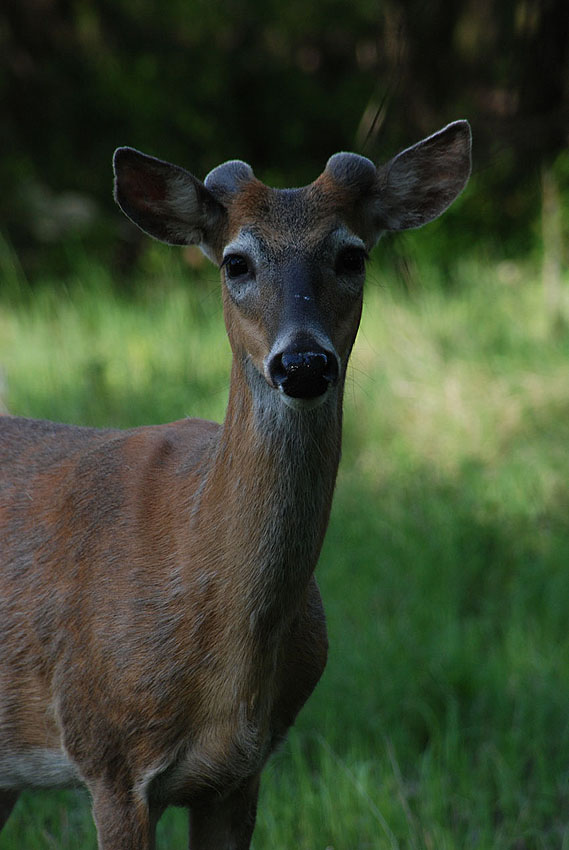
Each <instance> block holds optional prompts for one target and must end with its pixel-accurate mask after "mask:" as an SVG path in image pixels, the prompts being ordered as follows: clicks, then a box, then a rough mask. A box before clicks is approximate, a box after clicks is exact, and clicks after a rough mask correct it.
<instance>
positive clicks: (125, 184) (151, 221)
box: [113, 147, 227, 256]
mask: <svg viewBox="0 0 569 850" xmlns="http://www.w3.org/2000/svg"><path fill="white" fill-rule="evenodd" d="M113 169H114V174H115V190H114V196H115V201H116V202H117V204H118V205H119V207H120V208H121V210H122V211H123V212H124V213H125V215H126V216H128V218H130V219H131V221H133V222H134V223H135V224H136V225H138V227H140V228H141V230H144V232H145V233H148V234H149V235H150V236H153V237H154V238H155V239H159V240H160V241H161V242H166V243H168V244H169V245H192V244H194V245H200V247H201V248H202V249H203V250H204V252H205V253H206V254H208V256H212V255H213V254H214V253H215V246H216V245H217V244H218V243H219V240H220V237H221V232H222V230H223V227H224V224H225V221H226V217H227V216H226V212H225V208H224V206H223V205H222V204H221V203H220V202H219V201H218V200H217V199H216V198H215V197H214V196H213V195H212V194H211V192H209V191H208V189H206V187H205V186H204V184H203V183H202V182H201V181H200V180H198V179H197V178H196V177H194V176H193V174H190V172H189V171H186V170H185V169H183V168H179V166H177V165H172V164H171V163H169V162H163V161H162V160H161V159H155V158H154V157H153V156H148V155H147V154H144V153H140V151H137V150H135V149H134V148H126V147H125V148H117V150H116V151H115V155H114V157H113Z"/></svg>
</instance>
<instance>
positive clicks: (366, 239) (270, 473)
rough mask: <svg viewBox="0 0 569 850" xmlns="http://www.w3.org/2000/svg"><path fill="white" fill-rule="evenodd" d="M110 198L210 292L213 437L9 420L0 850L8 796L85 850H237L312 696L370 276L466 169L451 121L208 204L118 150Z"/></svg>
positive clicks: (4, 439)
mask: <svg viewBox="0 0 569 850" xmlns="http://www.w3.org/2000/svg"><path fill="white" fill-rule="evenodd" d="M113 164H114V197H115V200H116V202H117V203H118V205H119V207H120V208H121V210H122V211H123V212H124V213H125V214H126V216H127V217H128V218H129V219H130V220H131V221H132V222H134V223H135V224H136V225H137V226H138V227H139V228H141V229H142V230H143V231H144V232H145V233H146V234H149V235H150V236H151V237H154V238H155V239H158V240H161V241H162V242H164V243H167V244H169V245H188V244H196V245H198V246H199V247H200V248H201V250H202V251H203V252H204V254H205V255H206V256H207V257H208V258H209V259H210V260H212V261H213V262H214V263H215V264H216V265H217V266H218V267H219V269H220V273H221V287H222V305H223V314H224V321H225V326H226V330H227V335H228V338H229V343H230V347H231V353H232V362H231V377H230V385H229V398H228V403H227V410H226V415H225V419H224V421H223V424H221V425H220V424H216V423H213V422H210V421H206V420H200V419H193V418H185V419H181V420H180V421H177V422H173V423H171V424H161V425H151V426H141V427H137V428H133V429H130V430H119V429H102V430H101V429H95V428H90V427H78V426H73V425H64V424H55V423H52V422H47V421H40V420H33V419H28V418H20V417H16V416H4V417H1V418H0V828H1V827H2V826H3V824H4V823H5V822H6V820H7V818H8V817H9V815H10V812H11V810H12V807H13V806H14V804H15V802H16V800H17V798H18V795H19V793H20V792H21V791H22V790H24V789H34V788H36V789H37V788H67V787H74V786H77V785H83V786H86V788H87V789H88V792H89V795H90V799H91V803H92V813H93V818H94V822H95V826H96V830H97V840H98V847H99V850H152V848H154V847H155V840H156V839H155V831H156V824H157V822H158V820H159V818H160V817H161V815H162V814H163V812H164V810H165V809H166V808H167V807H168V806H180V807H184V808H186V809H187V810H188V814H189V846H190V848H191V850H247V848H249V847H250V843H251V839H252V833H253V829H254V826H255V818H256V811H257V798H258V792H259V783H260V776H261V772H262V770H263V768H264V765H265V764H266V762H267V760H268V758H269V756H270V755H271V753H272V752H273V751H274V750H275V748H276V747H278V745H279V744H280V743H281V742H282V741H283V740H284V739H285V737H286V734H287V731H288V730H289V729H290V727H291V726H292V724H293V723H294V721H295V719H296V717H297V715H298V713H299V711H300V709H301V708H302V706H303V705H304V703H305V702H306V700H307V699H308V697H309V696H310V694H311V693H312V691H313V689H314V688H315V686H316V684H317V682H318V680H319V679H320V677H321V675H322V672H323V670H324V666H325V664H326V660H327V652H328V638H327V632H326V623H325V615H324V609H323V604H322V600H321V596H320V592H319V589H318V586H317V584H316V581H315V578H314V571H315V567H316V563H317V561H318V558H319V555H320V550H321V547H322V543H323V539H324V535H325V532H326V528H327V525H328V520H329V515H330V508H331V504H332V497H333V492H334V488H335V482H336V475H337V471H338V464H339V460H340V449H341V434H342V399H343V392H344V386H345V381H346V369H347V366H348V360H349V357H350V352H351V350H352V346H353V344H354V340H355V337H356V333H357V330H358V326H359V323H360V316H361V311H362V304H363V291H364V278H365V271H366V263H367V260H368V257H369V254H370V252H371V250H372V248H373V247H374V245H375V244H376V242H377V241H378V240H379V238H380V237H381V235H382V234H383V233H385V232H389V231H401V230H405V229H408V228H416V227H420V226H421V225H423V224H425V223H427V222H429V221H432V220H433V219H435V218H436V217H438V216H439V215H441V214H442V213H443V212H444V211H445V210H446V209H447V207H448V206H449V205H450V204H451V203H452V202H453V201H454V200H455V198H456V197H457V196H458V195H459V194H460V192H461V191H462V189H463V188H464V186H465V185H466V183H467V181H468V179H469V176H470V172H471V132H470V127H469V124H468V122H467V121H464V120H460V121H455V122H453V123H451V124H449V125H447V126H446V127H444V128H443V129H442V130H439V131H438V132H437V133H435V134H434V135H431V136H428V137H427V138H425V139H423V140H422V141H420V142H419V143H417V144H416V145H413V146H412V147H409V148H406V149H405V150H403V151H402V152H401V153H399V154H398V155H397V156H395V157H394V158H393V159H391V160H389V161H388V162H387V163H386V164H384V165H381V166H376V165H375V164H374V163H373V162H372V161H371V160H369V159H367V158H366V157H364V156H361V155H359V154H355V153H345V152H343V153H337V154H335V155H333V156H332V157H331V158H330V159H329V160H328V162H327V165H326V167H325V169H324V171H323V172H322V173H321V174H320V176H319V177H318V178H317V179H316V180H315V181H314V182H313V183H311V184H310V185H308V186H304V187H301V188H294V189H275V188H270V187H268V186H266V185H265V184H264V183H262V182H261V181H260V180H259V179H257V178H256V177H255V175H254V173H253V170H252V169H251V167H250V166H249V165H248V164H246V163H245V162H242V161H240V160H231V161H229V162H225V163H224V164H222V165H219V166H218V167H216V168H214V169H213V171H211V172H210V173H209V174H208V175H207V177H206V178H205V180H204V181H203V182H202V181H200V180H199V179H198V178H196V177H194V176H193V175H192V174H191V173H190V172H188V171H186V170H185V169H183V168H181V167H179V166H176V165H173V164H170V163H168V162H165V161H162V160H159V159H156V158H154V157H152V156H149V155H147V154H144V153H141V152H139V151H137V150H135V149H134V148H130V147H120V148H118V149H117V150H116V151H115V154H114V159H113Z"/></svg>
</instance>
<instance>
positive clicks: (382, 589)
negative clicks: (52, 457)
mask: <svg viewBox="0 0 569 850" xmlns="http://www.w3.org/2000/svg"><path fill="white" fill-rule="evenodd" d="M152 262H153V265H152V266H151V267H150V268H149V269H148V270H147V273H146V276H145V280H144V285H143V286H141V291H140V294H139V295H138V296H137V297H130V298H127V297H121V296H119V295H117V294H116V292H114V291H113V290H112V288H111V287H110V285H109V284H108V282H107V280H106V274H105V273H104V272H102V271H101V270H99V269H96V268H88V269H85V270H84V271H83V273H82V274H81V275H80V281H79V282H77V283H76V284H75V285H74V286H73V287H72V288H70V289H69V290H65V289H63V290H62V289H57V287H55V286H46V287H44V288H40V290H39V291H36V292H34V293H33V294H30V293H27V292H24V293H23V294H22V293H20V294H19V295H17V296H14V295H12V296H11V297H6V298H5V299H4V301H0V368H1V370H2V372H3V376H4V381H5V394H4V395H5V398H4V400H5V402H6V404H7V406H8V408H9V409H10V411H11V412H14V413H20V414H26V415H33V416H45V417H49V418H53V419H61V420H67V421H73V422H77V423H84V424H98V425H102V424H110V425H120V426H127V425H131V424H142V423H145V422H151V421H165V420H168V419H175V418H180V417H181V416H184V415H186V414H190V413H192V414H199V415H203V416H206V417H209V418H214V419H219V418H221V417H222V416H223V409H224V404H225V399H226V394H227V382H228V363H229V350H228V345H227V343H226V341H225V336H224V331H223V327H222V322H221V318H220V313H219V297H218V295H217V283H216V276H215V272H212V273H211V274H209V273H208V274H206V276H205V277H203V276H202V277H192V275H191V274H190V273H189V272H187V271H184V270H183V268H182V267H181V266H180V265H179V261H178V260H176V259H174V258H173V255H172V254H170V253H168V252H157V253H156V255H155V259H154V260H153V261H152ZM451 271H452V280H450V281H449V280H448V279H447V281H446V282H445V284H446V294H445V291H443V287H442V284H441V281H440V279H439V276H438V273H437V271H436V270H434V269H431V268H430V267H429V266H428V265H427V267H426V269H425V273H424V282H423V283H422V285H421V286H416V287H415V288H414V289H413V290H412V291H411V293H410V294H409V293H408V294H406V295H405V294H403V293H402V292H401V289H400V287H398V286H397V285H396V284H395V283H394V282H393V281H390V280H383V281H382V280H381V277H380V272H379V270H378V269H375V268H374V269H372V271H371V275H370V286H369V288H368V295H367V301H366V309H365V312H364V319H363V323H362V328H361V332H360V336H359V340H358V343H357V345H356V348H355V351H354V355H353V362H352V367H351V372H350V378H349V380H348V385H347V392H346V405H345V407H346V424H345V441H344V457H343V461H342V465H341V470H340V477H339V481H338V488H337V493H336V499H335V504H334V509H333V515H332V520H331V524H330V529H329V532H328V535H327V539H326V543H325V546H324V551H323V554H322V557H321V561H320V565H319V569H318V576H319V582H320V585H321V588H322V591H323V595H324V598H325V604H326V609H327V614H328V622H329V631H330V638H331V655H330V662H329V666H328V668H327V670H326V673H325V675H324V678H323V680H322V682H321V683H320V685H319V686H318V688H317V690H316V692H315V694H314V695H313V697H312V699H311V700H310V701H309V703H308V705H307V706H306V708H305V709H304V711H303V713H302V714H301V717H300V719H299V722H298V724H297V726H296V727H295V729H294V730H293V732H292V733H291V735H290V738H289V741H288V743H287V744H286V745H285V747H284V748H283V749H282V750H281V751H280V752H279V753H278V754H277V755H276V756H275V757H274V758H273V760H272V761H271V763H270V765H269V767H268V769H267V771H266V773H265V776H264V782H263V787H262V796H261V803H260V809H259V817H258V825H257V829H256V832H255V837H254V847H255V848H257V850H261V848H265V847H271V848H278V850H280V848H292V847H295V848H299V850H326V848H334V850H366V848H370V850H371V848H373V850H384V848H385V850H394V848H399V850H423V848H425V850H459V849H460V850H464V848H480V850H490V848H492V850H494V848H495V850H545V849H546V848H547V850H559V848H561V850H564V849H565V850H568V848H569V710H568V709H569V629H568V627H567V621H568V615H567V612H568V611H569V569H568V567H569V450H568V447H569V334H568V333H566V332H563V331H562V330H561V331H558V332H557V334H553V333H552V332H551V330H550V326H549V321H548V317H547V315H546V312H545V308H544V303H543V294H542V291H541V288H540V286H539V283H538V282H536V280H535V274H534V273H533V271H532V268H531V267H530V266H529V265H525V266H517V265H515V264H512V263H510V264H496V263H483V262H481V261H480V260H476V259H471V260H469V261H464V262H463V263H462V264H460V263H457V264H455V265H454V266H453V267H452V270H451ZM567 283H568V282H567V281H566V283H565V285H567ZM451 284H452V285H451ZM184 820H185V819H184V817H183V813H181V812H179V811H176V810H170V811H169V812H167V814H166V815H165V816H164V818H163V819H162V821H161V823H160V827H159V844H158V846H159V848H164V850H165V848H170V847H172V848H174V847H181V846H185V843H186V840H187V839H186V837H185V822H184ZM77 846H81V847H84V848H91V847H92V848H94V847H95V846H96V841H95V836H94V830H93V827H92V825H91V824H90V821H89V810H88V802H87V800H86V798H85V797H84V796H83V795H77V794H73V793H66V794H50V793H42V794H29V795H24V796H23V798H22V800H21V801H20V802H19V804H18V807H17V809H16V810H15V812H14V815H13V817H12V819H11V821H10V822H9V823H8V826H7V827H6V829H5V831H4V833H3V834H2V836H1V837H0V850H13V848H16V847H18V848H25V847H29V848H32V847H33V848H34V850H36V848H37V850H43V848H51V847H58V848H71V847H77Z"/></svg>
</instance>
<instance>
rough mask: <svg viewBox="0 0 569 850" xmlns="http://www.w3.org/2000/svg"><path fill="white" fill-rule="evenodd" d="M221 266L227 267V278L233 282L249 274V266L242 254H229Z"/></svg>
mask: <svg viewBox="0 0 569 850" xmlns="http://www.w3.org/2000/svg"><path fill="white" fill-rule="evenodd" d="M221 265H222V268H223V267H225V270H226V273H227V277H228V278H230V279H231V280H235V278H238V277H243V275H246V274H249V264H248V263H247V260H246V259H245V257H242V256H241V254H228V256H227V257H225V259H224V261H223V263H222V264H221Z"/></svg>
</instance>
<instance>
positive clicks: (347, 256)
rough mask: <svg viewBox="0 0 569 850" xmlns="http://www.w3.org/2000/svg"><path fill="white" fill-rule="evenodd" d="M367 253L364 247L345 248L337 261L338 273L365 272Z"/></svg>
mask: <svg viewBox="0 0 569 850" xmlns="http://www.w3.org/2000/svg"><path fill="white" fill-rule="evenodd" d="M366 260H367V253H366V252H365V251H364V249H363V248H354V247H350V248H344V249H343V250H342V251H340V254H339V255H338V259H337V261H336V273H337V274H363V272H364V271H365V263H366Z"/></svg>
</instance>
